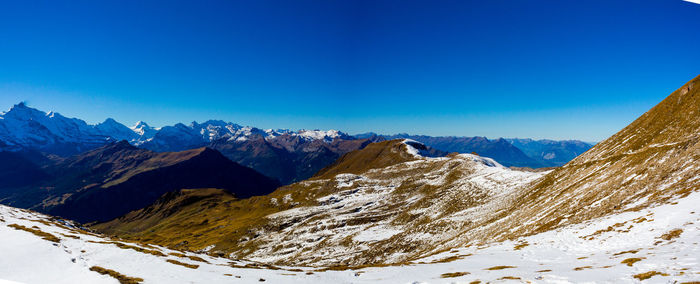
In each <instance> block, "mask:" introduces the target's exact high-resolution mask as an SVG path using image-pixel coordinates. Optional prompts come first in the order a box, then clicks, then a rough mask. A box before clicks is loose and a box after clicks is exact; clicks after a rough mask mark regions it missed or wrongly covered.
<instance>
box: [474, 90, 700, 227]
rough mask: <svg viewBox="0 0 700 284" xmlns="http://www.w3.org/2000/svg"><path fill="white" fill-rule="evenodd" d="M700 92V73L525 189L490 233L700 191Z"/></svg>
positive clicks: (579, 219)
mask: <svg viewBox="0 0 700 284" xmlns="http://www.w3.org/2000/svg"><path fill="white" fill-rule="evenodd" d="M699 89H700V76H698V77H696V78H694V79H693V80H691V81H690V82H688V83H686V84H685V85H683V86H682V87H681V88H680V89H678V90H676V91H674V92H673V93H671V95H669V96H668V97H666V99H664V100H663V101H662V102H661V103H659V104H658V105H656V106H654V107H653V108H652V109H651V110H649V111H647V112H646V113H644V114H643V115H642V116H641V117H639V118H638V119H636V120H635V121H634V122H632V123H631V124H630V125H628V126H627V127H625V128H624V129H622V130H621V131H620V132H618V133H616V134H615V135H613V136H612V137H610V138H608V139H606V140H604V141H602V142H600V143H598V144H596V145H595V146H594V147H593V148H591V149H590V150H588V151H587V152H585V153H584V154H582V155H580V156H578V157H577V158H576V159H574V160H572V161H571V162H569V163H567V164H566V165H564V166H563V167H561V168H557V169H556V170H554V171H553V172H551V173H550V174H548V175H547V176H546V177H545V178H543V179H542V180H540V181H539V182H538V183H537V184H535V185H534V186H533V187H532V188H531V189H530V190H528V191H525V192H521V193H520V195H519V196H517V197H516V198H515V199H514V200H513V201H512V205H511V206H510V207H509V208H508V209H505V210H504V211H503V212H504V214H508V215H507V216H508V217H507V218H504V219H502V220H500V221H499V222H497V223H494V226H495V227H494V228H492V230H495V231H502V228H506V227H509V228H512V230H511V231H510V232H509V233H508V234H504V236H505V235H509V234H517V235H522V234H532V233H536V232H541V231H545V230H551V229H555V228H559V227H561V226H564V225H567V224H576V223H580V222H584V221H587V220H590V219H592V218H597V217H602V216H605V215H608V214H611V213H616V212H625V211H635V210H640V209H642V208H647V207H650V206H655V205H659V204H668V203H672V202H674V200H677V199H679V198H682V197H684V196H687V195H689V194H690V193H691V192H695V191H697V190H698V189H699V188H700V143H699V142H700V115H698V114H700V90H699ZM555 205H556V206H555ZM659 218H663V217H661V216H659ZM516 223H517V224H527V225H526V226H522V225H521V226H517V225H515V224H516ZM487 233H488V234H492V233H493V232H487Z"/></svg>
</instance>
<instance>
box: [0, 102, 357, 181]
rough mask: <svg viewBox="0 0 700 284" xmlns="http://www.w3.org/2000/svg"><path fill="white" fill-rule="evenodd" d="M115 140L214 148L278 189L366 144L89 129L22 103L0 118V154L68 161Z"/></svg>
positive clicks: (316, 134) (110, 123)
mask: <svg viewBox="0 0 700 284" xmlns="http://www.w3.org/2000/svg"><path fill="white" fill-rule="evenodd" d="M121 140H126V141H129V143H131V144H132V145H135V146H138V147H139V148H144V149H149V150H152V151H156V152H173V151H184V150H189V149H196V148H201V147H210V148H215V149H217V150H219V151H221V152H222V153H224V155H225V156H226V157H228V158H229V159H231V160H232V161H235V162H238V163H240V164H243V165H245V166H248V167H252V168H254V169H255V170H257V171H259V172H262V173H263V174H265V175H267V176H268V177H271V178H274V179H277V180H279V181H280V182H282V183H283V184H289V183H292V182H295V181H299V180H303V179H306V178H309V177H311V176H312V175H313V174H314V173H316V171H318V170H320V169H321V168H323V167H325V166H327V165H328V164H330V163H332V162H333V161H335V160H336V159H337V158H338V157H340V156H341V155H343V154H345V153H347V152H349V151H353V150H357V149H361V148H362V147H364V146H366V145H367V144H369V143H370V142H369V140H366V139H356V138H354V137H352V136H350V135H347V134H345V133H343V132H340V131H337V130H328V131H322V130H304V129H302V130H299V131H291V130H287V129H278V130H272V129H267V130H262V129H258V128H255V127H249V126H245V127H244V126H241V125H238V124H235V123H231V122H225V121H221V120H208V121H206V122H204V123H197V122H192V123H191V124H189V125H185V124H182V123H177V124H175V125H172V126H165V127H161V128H154V127H151V126H149V125H148V124H146V123H145V122H142V121H139V122H138V123H136V125H134V126H132V127H126V126H124V125H123V124H121V123H119V122H117V121H115V120H114V119H111V118H108V119H106V120H105V121H104V122H102V123H99V124H96V125H89V124H87V123H86V122H84V121H82V120H79V119H76V118H66V117H63V116H61V115H60V114H58V113H55V112H50V113H44V112H42V111H39V110H36V109H33V108H30V107H28V106H27V105H25V104H24V103H19V104H17V105H15V106H13V107H12V108H11V109H10V110H9V111H8V112H4V113H2V114H0V151H41V152H44V153H46V154H56V155H59V156H62V157H68V156H71V155H75V154H78V153H82V152H85V151H89V150H92V149H95V148H98V147H101V146H103V145H106V144H108V143H112V142H116V141H121Z"/></svg>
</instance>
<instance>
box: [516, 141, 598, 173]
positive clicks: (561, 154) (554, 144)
mask: <svg viewBox="0 0 700 284" xmlns="http://www.w3.org/2000/svg"><path fill="white" fill-rule="evenodd" d="M506 141H508V142H509V143H511V144H513V146H515V147H516V148H518V149H520V150H521V151H523V153H525V155H527V156H528V157H530V158H532V159H533V160H535V161H537V162H539V163H540V165H542V166H545V167H559V166H562V165H564V164H566V163H568V162H569V161H571V160H573V159H574V158H576V157H577V156H578V155H581V154H582V153H583V152H586V151H588V149H590V148H591V147H593V144H590V143H586V142H583V141H578V140H561V141H556V140H548V139H542V140H533V139H529V138H526V139H520V138H508V139H506Z"/></svg>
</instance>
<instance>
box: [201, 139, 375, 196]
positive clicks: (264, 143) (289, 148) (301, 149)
mask: <svg viewBox="0 0 700 284" xmlns="http://www.w3.org/2000/svg"><path fill="white" fill-rule="evenodd" d="M370 143H371V141H369V140H368V139H350V140H345V139H338V138H336V139H334V140H333V141H331V142H327V141H323V140H305V139H302V138H301V137H299V136H293V135H287V134H284V135H280V136H278V137H274V138H272V139H265V138H264V137H262V136H260V135H253V136H251V137H249V138H248V139H247V140H244V141H235V140H234V141H231V140H228V139H220V140H216V141H214V142H212V143H211V144H209V147H211V148H213V149H216V150H218V151H220V152H221V153H222V154H223V155H224V156H226V157H228V158H229V159H231V160H232V161H235V162H237V163H239V164H241V165H244V166H247V167H250V168H253V169H255V170H257V171H259V172H261V173H263V174H265V175H266V176H269V177H272V178H276V179H278V180H279V181H280V182H281V183H282V184H289V183H292V182H296V181H301V180H304V179H307V178H309V177H311V176H313V175H314V174H315V173H316V172H318V171H319V170H320V169H322V168H324V167H326V166H328V165H329V164H331V163H333V162H334V161H335V160H336V159H338V158H339V157H340V156H341V155H343V154H345V153H347V152H350V151H354V150H358V149H362V148H364V147H365V146H367V145H368V144H370Z"/></svg>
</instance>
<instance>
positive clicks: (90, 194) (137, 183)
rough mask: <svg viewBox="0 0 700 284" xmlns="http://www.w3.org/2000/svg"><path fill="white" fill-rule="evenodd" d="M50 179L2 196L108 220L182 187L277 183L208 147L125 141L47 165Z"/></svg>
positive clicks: (245, 190) (258, 187)
mask: <svg viewBox="0 0 700 284" xmlns="http://www.w3.org/2000/svg"><path fill="white" fill-rule="evenodd" d="M43 170H44V171H45V172H46V173H47V174H48V175H50V178H49V179H48V180H46V181H38V182H36V183H33V184H32V185H31V186H25V187H23V188H19V189H15V190H13V191H7V190H6V191H4V192H3V194H4V195H5V198H4V202H5V203H9V204H13V205H15V206H20V207H25V208H32V209H36V210H40V211H44V212H48V213H50V214H54V215H58V216H61V217H65V218H70V219H74V220H77V221H80V222H91V221H106V220H110V219H113V218H116V217H118V216H121V215H123V214H126V213H127V212H129V211H132V210H135V209H139V208H142V207H145V206H147V205H149V204H151V203H153V202H154V201H155V200H156V199H157V198H159V197H160V196H162V195H163V194H165V193H167V192H171V191H175V190H180V189H183V188H207V187H216V188H222V189H225V190H227V191H229V192H231V193H232V194H234V195H236V196H237V197H239V198H247V197H250V196H254V195H264V194H267V193H269V192H272V191H273V190H274V189H275V188H276V186H277V185H278V184H277V183H276V182H275V181H273V180H271V179H269V178H267V177H265V176H263V175H261V174H260V173H258V172H256V171H255V170H252V169H250V168H247V167H244V166H241V165H239V164H237V163H235V162H232V161H230V160H229V159H227V158H226V157H224V156H223V155H221V153H219V152H217V151H216V150H213V149H210V148H199V149H193V150H188V151H183V152H166V153H155V152H152V151H148V150H143V149H139V148H136V147H134V146H132V145H130V144H129V143H127V142H126V141H122V142H119V143H114V144H110V145H107V146H104V147H101V148H98V149H95V150H93V151H89V152H86V153H84V154H81V155H76V156H73V157H70V158H67V159H64V160H62V161H60V162H58V163H55V164H52V165H50V166H46V167H44V168H43Z"/></svg>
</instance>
